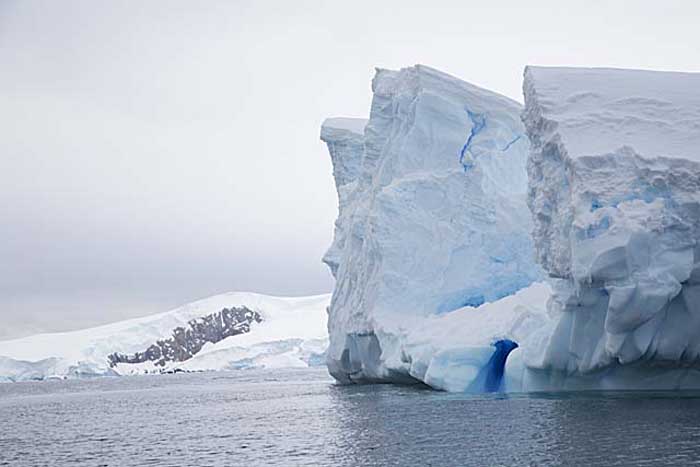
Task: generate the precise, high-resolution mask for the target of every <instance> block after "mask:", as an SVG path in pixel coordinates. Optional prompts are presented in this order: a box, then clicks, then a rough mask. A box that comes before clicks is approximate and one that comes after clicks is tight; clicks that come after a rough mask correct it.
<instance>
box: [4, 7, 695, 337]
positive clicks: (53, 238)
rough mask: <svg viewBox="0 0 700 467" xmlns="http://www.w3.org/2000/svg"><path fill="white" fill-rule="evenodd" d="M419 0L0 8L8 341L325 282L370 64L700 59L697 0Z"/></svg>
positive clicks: (481, 66)
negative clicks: (333, 137)
mask: <svg viewBox="0 0 700 467" xmlns="http://www.w3.org/2000/svg"><path fill="white" fill-rule="evenodd" d="M423 5H424V2H398V1H393V2H382V4H381V5H377V4H375V3H374V2H370V1H359V2H354V3H353V4H352V5H349V4H339V3H330V2H322V1H307V2H284V1H271V2H265V3H263V2H252V1H250V2H247V1H246V2H224V1H212V2H206V3H197V4H195V3H191V2H185V1H171V2H167V3H166V2H162V1H158V2H148V3H135V2H126V1H124V2H120V1H117V2H109V3H107V2H104V3H95V2H90V1H87V0H68V1H66V2H61V3H60V4H59V3H57V2H46V1H38V0H36V1H35V0H30V1H21V2H20V1H18V0H8V1H4V2H2V3H0V63H2V70H3V73H1V74H0V123H2V125H3V127H4V128H5V137H4V138H3V139H2V142H0V151H1V154H2V156H1V157H0V199H2V201H3V202H2V203H0V215H1V216H2V219H3V223H2V227H3V228H2V229H0V258H1V259H2V261H0V320H1V321H2V323H3V325H2V326H0V339H9V338H14V337H21V336H24V335H28V334H32V333H36V332H52V331H64V330H70V329H77V328H81V327H87V326H94V325H98V324H102V323H107V322H113V321H117V320H121V319H127V318H131V317H136V316H142V315H145V314H149V313H154V312H160V311H165V310H167V309H170V308H173V307H175V306H177V305H180V304H183V303H186V302H190V301H193V300H196V299H198V298H203V297H206V296H209V295H213V294H216V293H221V292H226V291H233V290H240V291H255V292H261V293H267V294H273V295H310V294H318V293H324V292H330V291H331V290H332V287H333V281H332V277H331V276H330V273H329V272H328V271H327V268H326V266H325V265H324V264H322V263H321V256H322V255H323V253H324V251H325V249H326V248H327V247H328V245H329V244H330V241H331V236H332V232H333V221H334V220H335V216H336V205H337V199H336V194H335V188H334V185H333V179H332V171H331V165H330V158H329V156H328V154H327V151H326V149H325V146H324V145H323V143H321V142H320V140H319V131H320V124H321V122H322V121H323V119H324V118H326V117H331V116H354V117H366V116H367V114H368V112H369V106H370V101H371V90H370V80H371V79H372V76H373V73H374V67H375V66H377V67H384V68H400V67H404V66H410V65H413V64H416V63H422V64H425V65H429V66H431V67H434V68H437V69H439V70H441V71H445V72H448V73H450V74H452V75H454V76H457V77H459V78H461V79H464V80H466V81H469V82H471V83H474V84H476V85H479V86H483V87H486V88H488V89H491V90H493V91H496V92H500V93H502V94H505V95H507V96H509V97H511V98H513V99H516V100H518V101H522V96H521V90H520V88H521V80H522V71H523V68H524V66H525V65H527V64H537V65H561V66H565V65H568V66H601V67H602V66H604V67H620V68H646V69H658V70H674V71H700V65H699V64H698V63H697V60H696V59H697V57H699V56H700V30H698V29H697V26H696V24H695V23H696V20H697V17H698V15H697V14H689V11H695V12H696V13H700V7H699V6H698V4H697V3H696V2H691V1H673V2H668V3H667V4H666V5H665V6H664V9H663V10H659V8H658V3H656V2H651V1H635V2H632V1H630V2H615V3H610V2H604V1H585V2H584V1H576V2H567V3H566V4H564V3H563V2H555V1H542V2H532V3H522V2H515V1H502V2H493V3H491V4H488V5H484V4H475V5H471V6H470V5H467V4H464V3H458V2H437V3H435V4H433V5H431V7H430V8H425V7H424V6H423ZM506 11H507V12H508V14H505V12H506ZM649 31H654V34H649ZM659 37H663V41H660V40H657V38H659ZM560 38H565V39H566V40H560Z"/></svg>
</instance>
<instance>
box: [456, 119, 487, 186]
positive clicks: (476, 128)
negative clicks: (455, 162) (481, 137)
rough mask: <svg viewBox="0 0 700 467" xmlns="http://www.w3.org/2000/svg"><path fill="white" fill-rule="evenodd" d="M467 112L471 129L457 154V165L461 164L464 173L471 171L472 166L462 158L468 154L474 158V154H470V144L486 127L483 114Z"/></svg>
mask: <svg viewBox="0 0 700 467" xmlns="http://www.w3.org/2000/svg"><path fill="white" fill-rule="evenodd" d="M466 110H467V115H468V116H469V120H471V122H472V128H471V130H469V137H468V138H467V142H466V143H464V146H462V151H461V152H460V153H459V163H460V164H462V167H464V171H465V172H466V171H467V170H469V169H471V168H472V167H473V166H474V164H473V163H472V162H469V161H465V160H464V156H465V155H466V154H467V153H469V154H471V156H472V158H473V157H474V153H472V152H471V144H472V141H473V140H474V138H475V137H476V135H478V134H479V133H481V131H482V130H483V129H484V128H485V127H486V117H485V116H484V115H483V114H478V113H476V112H472V111H471V110H469V109H466Z"/></svg>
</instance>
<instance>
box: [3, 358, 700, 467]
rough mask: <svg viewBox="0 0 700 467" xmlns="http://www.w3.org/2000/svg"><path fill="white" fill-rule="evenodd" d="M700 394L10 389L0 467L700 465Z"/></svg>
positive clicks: (283, 375)
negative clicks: (84, 466) (83, 466)
mask: <svg viewBox="0 0 700 467" xmlns="http://www.w3.org/2000/svg"><path fill="white" fill-rule="evenodd" d="M694 463H700V394H697V393H684V394H673V393H643V394H639V393H637V394H624V393H609V394H604V393H593V394H591V393H578V394H568V395H567V394H536V395H531V396H515V397H504V396H500V397H499V396H484V397H468V396H462V395H454V394H445V393H438V392H432V391H428V390H425V389H417V388H411V387H395V386H386V385H381V386H353V387H341V386H336V385H334V384H332V382H331V381H330V379H329V378H328V376H327V375H326V374H325V372H324V371H321V370H303V371H299V370H297V371H285V372H238V373H227V374H221V373H219V374H196V375H164V376H152V377H127V378H115V379H111V378H104V379H97V380H89V381H52V382H43V383H18V384H3V385H0V465H12V466H40V465H47V466H49V465H50V466H66V465H90V466H98V465H104V466H146V465H150V466H178V465H182V466H191V465H197V466H232V465H234V466H235V465H245V466H249V465H279V466H294V465H309V466H318V465H340V466H364V465H400V466H406V465H420V466H423V465H434V466H497V465H508V466H512V465H571V466H579V465H580V466H596V465H601V466H603V465H605V466H608V465H620V466H628V465H652V466H659V465H662V466H663V465H669V466H670V465H674V466H676V465H692V464H694Z"/></svg>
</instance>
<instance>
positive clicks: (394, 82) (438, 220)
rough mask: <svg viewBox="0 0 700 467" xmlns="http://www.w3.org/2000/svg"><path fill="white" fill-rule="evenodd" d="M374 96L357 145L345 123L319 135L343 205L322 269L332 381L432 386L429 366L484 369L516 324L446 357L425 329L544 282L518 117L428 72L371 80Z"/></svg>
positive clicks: (505, 105)
mask: <svg viewBox="0 0 700 467" xmlns="http://www.w3.org/2000/svg"><path fill="white" fill-rule="evenodd" d="M372 90H373V93H374V96H373V101H372V107H371V112H370V119H369V122H368V123H367V125H366V126H365V127H364V134H363V137H361V136H360V134H359V133H358V132H357V131H355V132H353V131H350V130H349V129H348V126H349V125H348V124H347V122H346V121H342V120H328V121H326V122H325V123H324V125H323V129H322V139H323V140H324V141H326V142H327V143H328V145H329V150H330V152H331V156H332V158H333V164H334V176H335V178H336V185H337V186H338V194H339V204H340V209H339V211H340V212H339V218H338V221H337V222H336V236H335V240H334V243H333V245H332V247H331V248H330V250H329V253H327V254H326V257H325V258H324V261H326V263H327V264H328V265H329V266H330V268H331V271H332V272H333V273H334V275H335V277H336V287H335V290H334V293H333V298H332V301H331V305H330V309H329V321H328V329H329V334H330V347H329V350H328V354H327V355H328V366H329V370H330V372H331V374H332V375H333V376H334V377H335V378H336V379H338V380H339V381H341V382H357V381H411V380H416V379H418V380H422V381H427V380H428V379H429V375H431V374H438V375H439V374H443V373H441V372H440V371H437V370H436V371H434V372H432V373H431V371H430V368H429V367H430V365H431V364H432V363H434V364H435V365H446V366H448V367H449V366H450V365H453V366H455V368H456V371H457V372H459V371H460V370H459V368H460V365H459V364H458V363H455V361H454V360H450V357H449V356H450V355H453V356H458V359H459V358H461V359H462V361H463V362H466V361H469V362H470V363H469V364H468V365H467V364H466V363H465V365H466V367H469V368H471V367H474V368H480V367H483V366H485V365H486V364H487V362H488V361H489V359H490V358H491V355H492V354H493V353H494V352H495V351H496V349H495V348H494V347H492V344H493V343H495V341H496V340H497V339H496V337H497V336H496V335H495V334H499V336H500V334H504V333H505V334H507V333H508V331H509V330H510V327H509V325H505V324H504V325H503V326H496V327H494V330H495V331H493V332H494V333H495V334H494V333H492V334H489V333H487V332H484V333H481V334H480V332H479V330H478V329H470V328H465V329H462V330H461V332H462V336H463V339H462V342H463V343H465V342H471V341H470V338H472V337H474V336H475V335H476V336H478V339H475V340H474V342H477V341H478V344H475V345H476V347H473V346H472V347H468V346H467V344H464V345H463V346H462V347H461V348H460V344H459V342H454V343H453V345H452V347H451V348H450V349H449V352H447V350H446V349H445V348H444V346H441V345H438V344H439V343H437V344H436V343H435V342H431V341H430V336H431V335H432V334H428V333H423V334H422V333H421V329H422V328H423V327H425V326H426V323H427V321H426V319H428V318H433V317H436V316H442V315H451V314H454V313H456V312H455V310H458V309H462V310H460V313H463V312H465V310H473V308H472V307H478V306H480V305H482V304H485V303H489V302H494V301H496V300H498V299H500V298H503V297H507V296H510V295H512V294H514V293H515V292H516V291H518V290H520V289H522V288H524V287H526V286H528V285H530V284H531V283H532V282H533V281H535V280H536V279H538V278H540V275H541V272H540V269H539V267H538V266H536V264H535V263H534V261H533V255H534V253H533V247H532V243H531V240H530V231H531V229H532V224H531V220H530V213H529V211H528V209H527V206H526V202H525V194H526V190H527V176H526V169H525V165H526V159H527V151H528V141H527V138H526V136H525V130H524V127H523V125H522V122H521V120H520V112H521V107H520V105H519V104H518V103H516V102H514V101H511V100H510V99H508V98H506V97H503V96H500V95H498V94H495V93H493V92H489V91H486V90H484V89H481V88H478V87H476V86H473V85H470V84H468V83H465V82H463V81H460V80H458V79H456V78H453V77H451V76H449V75H447V74H444V73H441V72H439V71H437V70H433V69H431V68H428V67H425V66H420V65H417V66H414V67H410V68H405V69H402V70H400V71H390V70H377V73H376V76H375V77H374V80H373V82H372ZM357 127H359V125H357V126H355V128H357ZM360 142H362V151H360ZM463 307H468V308H467V309H465V308H463ZM506 314H507V313H506ZM472 315H473V314H472ZM470 316H471V315H470ZM504 316H505V315H504ZM492 319H495V320H496V321H498V319H499V317H498V315H497V316H495V317H492ZM504 319H505V320H506V321H507V322H508V323H511V321H512V319H513V316H511V315H510V314H508V316H507V317H506V318H504ZM508 320H510V321H508ZM431 322H432V321H431ZM440 322H441V323H444V325H448V326H449V325H450V324H449V323H450V320H449V319H445V320H441V321H440ZM504 322H505V321H504ZM426 332H427V331H426ZM436 333H437V334H439V332H436ZM434 334H435V333H434ZM421 336H423V337H421ZM500 337H504V338H507V337H508V336H500ZM421 339H422V340H421ZM470 345H471V344H470ZM475 349H476V350H475ZM479 349H480V350H479ZM443 350H444V351H445V352H447V353H443V356H444V358H442V359H440V358H433V357H436V352H442V351H443ZM450 352H451V353H450ZM460 352H461V353H460ZM479 352H481V353H479ZM462 367H465V366H464V365H463V366H462ZM436 368H437V367H434V368H433V369H436ZM436 378H437V377H436ZM448 379H449V378H448ZM436 381H437V379H436ZM463 383H464V384H462V385H461V386H460V385H458V386H460V387H462V386H464V385H467V386H468V384H467V382H463ZM451 384H452V383H450V382H440V381H437V382H436V383H435V384H434V386H437V387H441V386H445V385H451ZM451 387H454V385H453V386H451Z"/></svg>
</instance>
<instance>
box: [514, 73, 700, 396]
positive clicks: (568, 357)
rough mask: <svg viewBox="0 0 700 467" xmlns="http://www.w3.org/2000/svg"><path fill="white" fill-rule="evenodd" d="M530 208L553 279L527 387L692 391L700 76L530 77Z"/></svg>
mask: <svg viewBox="0 0 700 467" xmlns="http://www.w3.org/2000/svg"><path fill="white" fill-rule="evenodd" d="M524 93H525V110H524V113H523V121H524V123H525V126H526V127H527V134H528V136H529V139H530V141H531V144H532V150H531V155H530V158H529V161H528V174H529V189H528V204H529V207H530V209H531V210H532V213H533V216H534V230H533V238H534V242H535V247H536V252H537V257H538V260H539V261H540V263H541V264H542V265H543V267H544V268H545V269H546V271H547V272H548V273H549V275H550V276H551V277H553V278H555V279H554V282H553V283H554V294H553V297H552V299H551V300H550V303H549V312H550V314H551V315H552V316H553V317H554V318H555V319H554V321H553V323H554V324H553V326H552V328H551V329H550V330H549V331H548V333H545V334H540V335H538V337H537V338H539V339H540V341H539V342H538V343H537V344H535V343H534V341H533V342H531V344H530V345H528V346H525V345H523V346H522V347H527V348H524V349H523V353H522V354H523V361H524V364H525V367H527V368H529V369H532V370H534V373H533V374H532V377H531V381H530V386H531V387H549V388H552V387H574V386H576V385H581V386H584V387H596V388H600V387H615V388H618V387H635V388H658V387H671V388H673V387H688V386H695V387H697V383H698V380H699V378H698V372H697V370H695V368H696V367H697V363H698V359H699V358H700V247H699V246H698V239H699V238H700V149H699V148H700V74H697V73H670V72H653V71H634V70H614V69H580V68H542V67H528V68H527V69H526V71H525V81H524Z"/></svg>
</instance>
